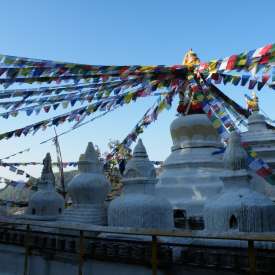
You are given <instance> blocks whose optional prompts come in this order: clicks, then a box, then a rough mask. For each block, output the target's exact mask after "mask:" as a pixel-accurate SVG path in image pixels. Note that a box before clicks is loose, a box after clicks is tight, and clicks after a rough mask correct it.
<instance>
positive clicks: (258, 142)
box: [242, 111, 275, 200]
mask: <svg viewBox="0 0 275 275" xmlns="http://www.w3.org/2000/svg"><path fill="white" fill-rule="evenodd" d="M242 141H243V142H245V143H248V144H249V145H250V146H251V147H252V149H253V151H254V152H256V153H257V156H258V157H259V158H261V159H262V160H264V161H265V162H266V163H267V164H268V165H269V167H270V168H271V169H272V170H273V171H274V169H275V131H274V130H272V129H269V128H268V126H267V123H266V118H265V116H264V115H263V114H260V113H259V111H253V112H252V114H251V115H250V116H249V118H248V131H246V132H244V133H242ZM253 176H254V178H256V181H257V182H258V184H256V182H254V179H253V185H254V188H255V189H256V190H258V191H260V192H262V193H264V194H266V195H267V196H268V197H270V198H271V199H272V200H275V187H274V186H271V185H270V184H268V183H266V182H265V181H264V180H263V179H261V178H259V177H257V176H255V175H253Z"/></svg>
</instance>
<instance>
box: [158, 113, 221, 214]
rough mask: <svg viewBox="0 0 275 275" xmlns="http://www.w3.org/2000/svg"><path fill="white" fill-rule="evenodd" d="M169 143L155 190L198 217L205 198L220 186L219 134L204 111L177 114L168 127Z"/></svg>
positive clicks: (176, 206) (176, 207) (174, 204)
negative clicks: (169, 133)
mask: <svg viewBox="0 0 275 275" xmlns="http://www.w3.org/2000/svg"><path fill="white" fill-rule="evenodd" d="M170 131H171V136H172V140H173V146H172V148H171V151H172V152H171V154H170V155H169V156H168V157H167V159H166V160H165V161H164V164H163V170H162V172H161V174H160V175H159V180H158V183H157V184H156V193H157V194H158V195H159V196H161V197H163V198H166V199H168V200H169V201H170V202H171V203H172V205H173V207H174V209H180V210H184V211H185V212H186V215H187V217H194V216H198V217H201V216H202V209H203V206H204V204H205V202H206V201H207V200H208V199H211V198H212V197H214V196H216V194H217V193H219V192H220V190H221V189H222V186H223V185H222V181H221V179H220V177H221V176H222V175H223V173H224V167H223V162H222V159H221V155H220V154H218V155H217V154H214V153H215V152H217V151H219V148H221V147H222V144H221V141H220V138H219V135H218V133H217V131H216V129H215V128H214V127H213V125H212V123H211V122H210V120H209V119H208V117H207V116H206V115H205V114H192V115H186V116H179V117H178V118H176V119H175V120H174V121H173V122H172V123H171V126H170Z"/></svg>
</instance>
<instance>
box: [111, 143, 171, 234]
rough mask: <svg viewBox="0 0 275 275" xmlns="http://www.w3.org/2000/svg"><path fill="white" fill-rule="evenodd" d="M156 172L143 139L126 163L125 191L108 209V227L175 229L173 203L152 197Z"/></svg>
mask: <svg viewBox="0 0 275 275" xmlns="http://www.w3.org/2000/svg"><path fill="white" fill-rule="evenodd" d="M155 183H156V173H155V169H154V166H153V164H152V162H151V161H150V160H149V158H148V155H147V152H146V149H145V147H144V145H143V143H142V141H141V140H139V141H138V144H137V145H136V147H135V149H134V153H133V157H132V159H131V160H129V161H128V163H127V164H126V168H125V172H124V178H123V184H124V188H123V192H122V194H121V195H120V197H118V198H116V199H114V200H113V201H112V202H111V203H110V205H109V209H108V225H109V226H121V227H135V228H161V229H163V228H173V223H174V222H173V210H172V206H171V204H170V203H169V202H168V201H167V200H166V199H162V198H158V197H156V196H154V195H153V193H154V187H155Z"/></svg>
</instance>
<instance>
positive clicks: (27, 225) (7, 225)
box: [0, 217, 275, 275]
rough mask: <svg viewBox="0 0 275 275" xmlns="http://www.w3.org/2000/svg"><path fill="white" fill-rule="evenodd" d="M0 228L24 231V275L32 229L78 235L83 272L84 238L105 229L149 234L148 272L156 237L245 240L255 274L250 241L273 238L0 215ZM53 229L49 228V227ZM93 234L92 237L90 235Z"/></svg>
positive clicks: (155, 251)
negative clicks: (74, 222)
mask: <svg viewBox="0 0 275 275" xmlns="http://www.w3.org/2000/svg"><path fill="white" fill-rule="evenodd" d="M0 229H6V230H7V231H8V230H19V231H20V232H23V233H24V235H25V238H24V246H25V260H24V275H27V272H28V266H29V255H30V249H31V247H30V243H29V240H30V236H31V235H32V234H34V233H39V232H43V231H44V233H45V229H46V231H47V229H51V232H46V234H50V235H55V236H63V237H68V236H69V237H76V236H77V238H78V239H79V249H78V255H79V259H78V263H79V264H78V274H79V275H83V265H84V253H85V251H84V249H85V248H84V240H85V239H88V238H89V236H88V235H91V233H109V234H123V235H140V236H149V237H151V252H152V253H151V268H152V274H153V275H157V270H158V237H181V238H192V239H208V240H237V241H246V242H247V248H248V250H247V252H248V259H249V272H250V274H251V275H255V274H256V255H255V248H254V242H255V241H260V242H262V241H263V242H275V234H272V233H241V232H232V233H226V234H218V233H215V234H211V233H205V232H202V231H182V230H176V229H175V230H169V231H164V230H157V229H140V228H122V227H119V228H118V227H106V226H93V225H88V224H68V223H62V222H43V221H30V220H21V219H15V218H3V217H0ZM54 229H55V230H56V232H52V231H53V230H54ZM58 230H69V231H70V233H66V234H63V233H60V232H58ZM93 238H96V237H93Z"/></svg>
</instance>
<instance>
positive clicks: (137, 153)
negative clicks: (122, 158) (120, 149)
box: [133, 139, 148, 159]
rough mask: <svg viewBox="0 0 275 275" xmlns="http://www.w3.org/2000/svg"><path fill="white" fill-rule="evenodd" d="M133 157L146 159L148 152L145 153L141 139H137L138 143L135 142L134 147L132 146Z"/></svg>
mask: <svg viewBox="0 0 275 275" xmlns="http://www.w3.org/2000/svg"><path fill="white" fill-rule="evenodd" d="M133 157H134V158H147V159H148V154H147V151H146V148H145V146H144V144H143V142H142V140H141V139H139V140H138V143H137V145H136V147H135V148H134V152H133Z"/></svg>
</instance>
